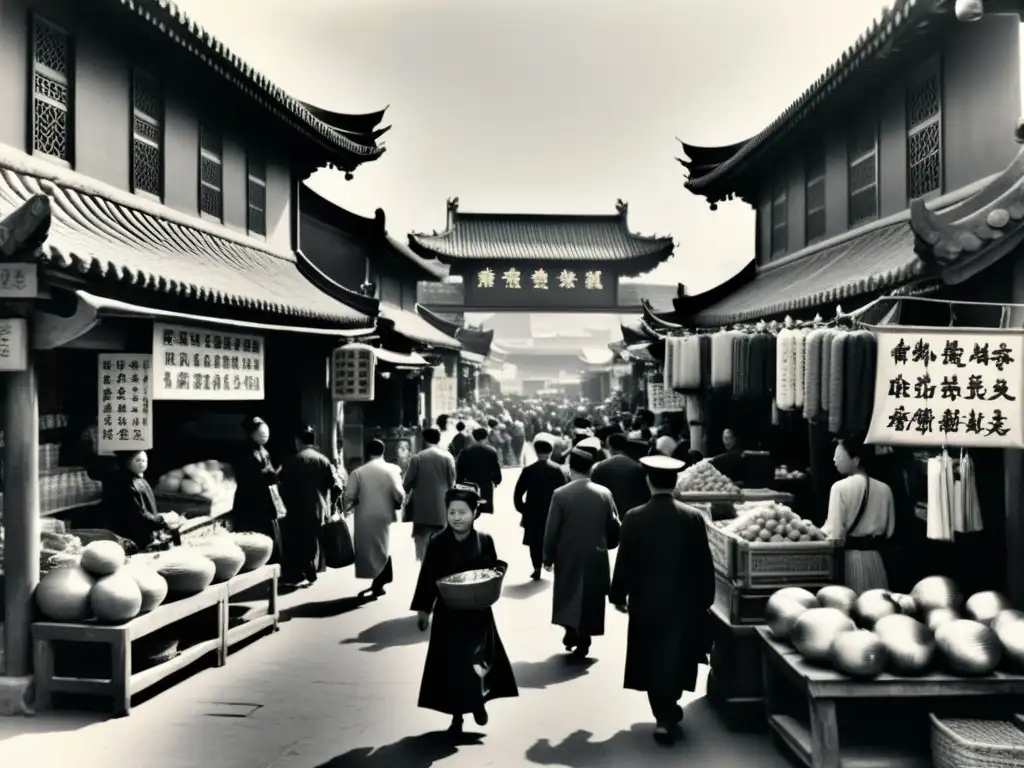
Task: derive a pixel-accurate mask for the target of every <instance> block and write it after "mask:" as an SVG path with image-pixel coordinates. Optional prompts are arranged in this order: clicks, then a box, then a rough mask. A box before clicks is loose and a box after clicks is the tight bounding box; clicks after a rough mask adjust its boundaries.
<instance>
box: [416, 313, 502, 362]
mask: <svg viewBox="0 0 1024 768" xmlns="http://www.w3.org/2000/svg"><path fill="white" fill-rule="evenodd" d="M416 314H418V315H419V316H420V317H422V318H423V319H424V320H426V321H427V322H428V323H430V324H431V325H432V326H433V327H434V328H436V329H437V330H438V331H440V332H441V333H444V334H447V335H448V336H451V337H452V338H454V339H456V340H457V341H458V342H459V343H461V344H462V350H463V351H464V352H472V353H473V354H477V355H482V356H483V357H487V353H488V352H489V351H490V349H491V343H492V342H493V341H494V331H485V330H483V329H481V328H469V327H467V326H465V325H462V324H460V323H454V322H452V321H450V320H446V319H445V318H443V317H441V316H440V315H437V314H435V313H433V312H431V311H430V310H429V309H427V308H426V307H424V306H423V305H422V304H417V305H416Z"/></svg>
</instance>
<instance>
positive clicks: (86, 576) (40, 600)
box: [35, 567, 96, 622]
mask: <svg viewBox="0 0 1024 768" xmlns="http://www.w3.org/2000/svg"><path fill="white" fill-rule="evenodd" d="M95 584H96V579H95V578H93V576H92V575H91V574H90V573H89V572H88V571H86V570H85V569H84V568H81V567H73V568H60V569H58V570H56V571H51V572H50V573H48V574H46V575H45V576H43V578H41V579H40V580H39V585H38V586H37V587H36V593H35V597H36V605H37V606H38V607H39V611H40V612H41V613H42V614H43V616H45V617H46V618H48V619H50V620H51V621H64V622H75V621H85V620H86V619H88V618H89V616H91V615H92V609H91V608H90V607H89V593H90V592H92V588H93V586H95Z"/></svg>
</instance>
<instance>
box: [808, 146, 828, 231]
mask: <svg viewBox="0 0 1024 768" xmlns="http://www.w3.org/2000/svg"><path fill="white" fill-rule="evenodd" d="M804 173H805V176H806V184H807V189H806V205H807V210H806V223H805V225H804V226H805V237H806V240H807V242H808V243H812V242H814V241H815V240H817V239H818V238H820V237H824V236H825V146H824V145H823V144H822V145H819V146H817V147H815V148H814V149H813V150H811V152H810V154H808V155H807V158H806V163H805V167H804Z"/></svg>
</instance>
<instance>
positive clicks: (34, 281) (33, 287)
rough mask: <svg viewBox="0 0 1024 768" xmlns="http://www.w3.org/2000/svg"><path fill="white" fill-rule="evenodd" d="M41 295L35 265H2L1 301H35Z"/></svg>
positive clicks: (0, 275)
mask: <svg viewBox="0 0 1024 768" xmlns="http://www.w3.org/2000/svg"><path fill="white" fill-rule="evenodd" d="M38 295H39V272H38V268H37V267H36V265H35V264H3V263H0V299H34V298H36V297H37V296H38Z"/></svg>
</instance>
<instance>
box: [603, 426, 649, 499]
mask: <svg viewBox="0 0 1024 768" xmlns="http://www.w3.org/2000/svg"><path fill="white" fill-rule="evenodd" d="M608 448H609V449H610V450H611V452H612V455H611V457H610V458H607V459H604V460H603V461H600V462H598V463H597V464H596V465H595V466H594V469H593V470H592V471H591V473H590V479H591V480H593V481H594V482H595V483H597V484H598V485H603V486H604V487H605V488H607V489H608V490H609V491H611V492H612V498H613V499H615V508H616V509H617V510H619V515H620V516H625V514H626V513H627V512H629V510H631V509H633V508H635V507H639V506H640V505H641V504H646V503H647V502H648V501H650V498H651V492H650V491H649V490H647V473H646V472H644V468H643V467H642V466H641V465H640V462H639V461H637V460H636V459H634V458H633V457H631V456H629V455H628V454H627V451H628V450H629V440H628V439H627V438H626V436H625V435H624V434H622V433H621V432H616V433H615V434H613V435H610V436H609V437H608Z"/></svg>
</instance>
